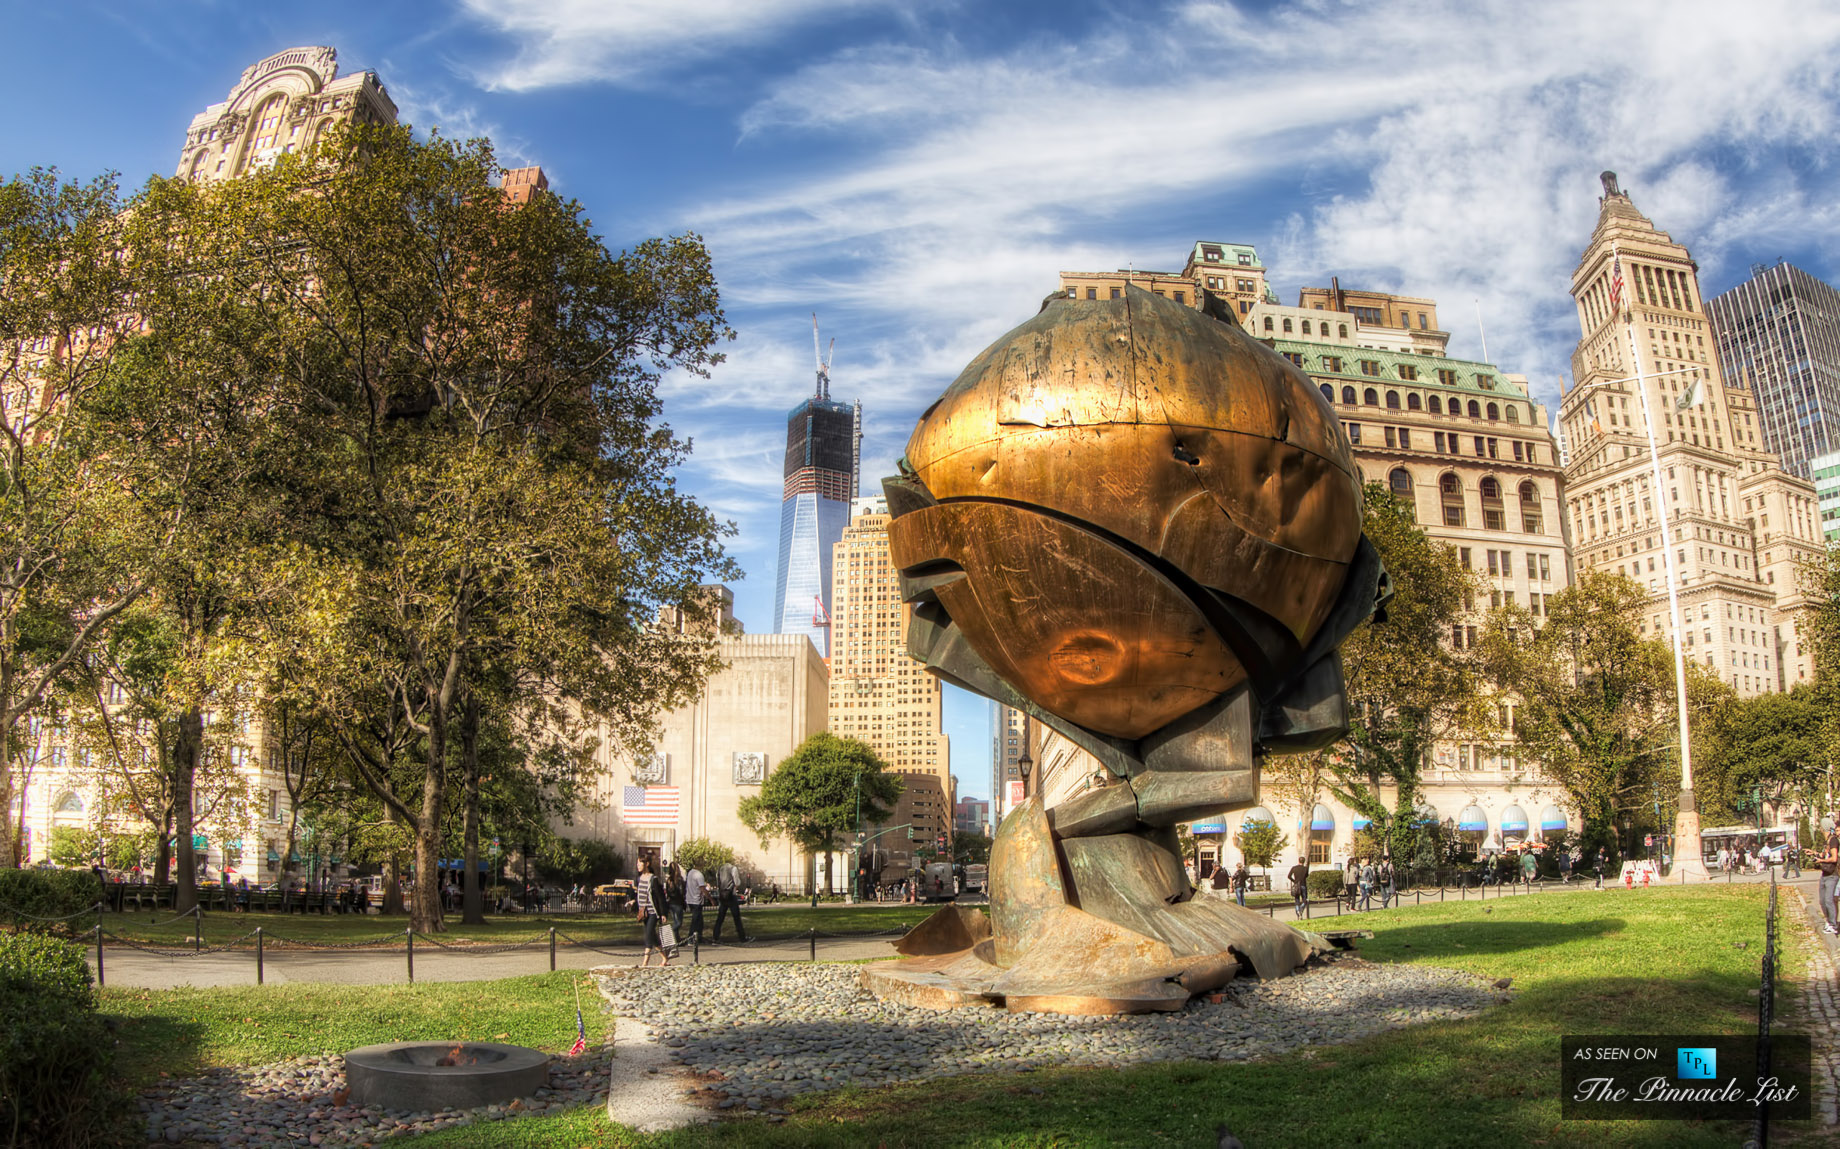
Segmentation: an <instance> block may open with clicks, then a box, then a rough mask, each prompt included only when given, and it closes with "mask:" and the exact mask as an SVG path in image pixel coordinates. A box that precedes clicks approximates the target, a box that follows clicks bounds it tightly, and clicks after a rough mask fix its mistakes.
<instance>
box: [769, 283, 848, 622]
mask: <svg viewBox="0 0 1840 1149" xmlns="http://www.w3.org/2000/svg"><path fill="white" fill-rule="evenodd" d="M811 331H812V343H813V349H814V351H815V350H816V349H817V338H818V320H817V317H816V316H813V317H812V326H811ZM832 346H833V347H834V346H835V341H833V343H832ZM817 373H818V386H817V392H816V393H815V394H814V395H813V396H812V397H811V398H809V399H807V400H805V401H804V402H803V403H800V404H799V405H798V406H797V407H794V408H793V409H792V410H791V411H790V412H789V413H788V414H787V416H786V471H785V488H784V491H783V494H782V500H783V501H782V502H781V503H780V508H779V581H778V583H777V584H776V586H775V588H774V590H775V597H774V600H773V631H774V633H775V634H804V635H809V636H811V641H812V643H813V645H815V646H816V647H817V648H818V653H819V654H822V655H824V656H825V657H826V658H829V657H830V622H831V619H830V615H831V548H832V547H833V546H834V545H835V544H836V543H837V541H838V540H839V539H841V538H843V529H844V528H845V527H847V526H849V525H850V500H851V499H852V498H854V497H855V495H856V492H857V485H858V482H859V478H860V472H861V468H862V452H861V444H862V404H860V403H857V404H853V405H852V404H849V403H839V402H836V401H835V400H833V399H832V398H831V376H830V362H829V360H828V358H826V357H822V356H820V357H819V358H818V360H817Z"/></svg>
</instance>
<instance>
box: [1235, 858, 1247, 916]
mask: <svg viewBox="0 0 1840 1149" xmlns="http://www.w3.org/2000/svg"><path fill="white" fill-rule="evenodd" d="M1251 883H1252V875H1251V874H1248V873H1247V872H1246V859H1244V858H1241V859H1240V860H1239V865H1237V866H1234V867H1233V900H1234V901H1236V902H1238V903H1239V904H1240V907H1241V908H1242V909H1243V908H1244V907H1245V905H1246V887H1247V886H1248V885H1250V884H1251Z"/></svg>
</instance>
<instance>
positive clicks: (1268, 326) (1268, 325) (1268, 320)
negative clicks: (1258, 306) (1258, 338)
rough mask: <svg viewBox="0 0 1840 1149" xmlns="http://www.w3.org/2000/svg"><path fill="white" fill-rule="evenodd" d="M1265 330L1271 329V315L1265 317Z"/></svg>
mask: <svg viewBox="0 0 1840 1149" xmlns="http://www.w3.org/2000/svg"><path fill="white" fill-rule="evenodd" d="M1265 330H1267V331H1270V330H1271V316H1269V315H1267V316H1266V317H1265Z"/></svg>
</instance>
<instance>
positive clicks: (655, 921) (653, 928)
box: [633, 858, 671, 968]
mask: <svg viewBox="0 0 1840 1149" xmlns="http://www.w3.org/2000/svg"><path fill="white" fill-rule="evenodd" d="M633 886H634V892H635V893H636V894H637V895H638V896H637V898H636V899H635V900H634V904H635V905H636V906H637V907H638V913H639V933H640V934H641V935H642V937H641V944H642V945H643V947H644V949H645V953H644V955H643V956H641V957H640V958H639V965H640V967H641V968H643V967H645V966H649V965H651V964H652V951H653V950H657V951H658V964H659V965H660V966H667V965H670V964H671V955H670V953H669V952H668V951H667V950H666V949H665V947H664V945H663V944H662V943H663V939H662V938H661V937H660V936H659V932H658V927H659V925H660V924H662V923H663V922H664V916H663V913H664V910H665V909H666V907H667V906H668V905H669V903H668V902H667V901H666V898H665V889H664V882H663V880H661V879H660V878H659V877H658V875H657V874H654V873H652V866H651V861H650V859H647V858H640V859H639V877H638V880H637V881H635V882H634V883H633Z"/></svg>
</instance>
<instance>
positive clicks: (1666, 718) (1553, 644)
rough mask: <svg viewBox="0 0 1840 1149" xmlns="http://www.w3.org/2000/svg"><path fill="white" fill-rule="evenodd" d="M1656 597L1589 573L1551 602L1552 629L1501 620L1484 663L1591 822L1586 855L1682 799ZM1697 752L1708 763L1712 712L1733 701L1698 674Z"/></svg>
mask: <svg viewBox="0 0 1840 1149" xmlns="http://www.w3.org/2000/svg"><path fill="white" fill-rule="evenodd" d="M1647 602H1648V594H1647V592H1646V591H1644V590H1643V589H1642V588H1641V587H1638V586H1637V585H1636V584H1635V583H1634V582H1632V581H1630V580H1629V579H1627V578H1624V577H1622V576H1620V575H1613V574H1607V573H1604V572H1601V571H1586V572H1585V573H1583V574H1582V575H1581V576H1580V577H1579V579H1578V581H1577V582H1576V583H1574V584H1573V585H1572V586H1570V587H1567V588H1566V589H1565V590H1562V591H1560V592H1559V593H1557V594H1555V595H1553V596H1551V597H1550V598H1549V599H1548V600H1547V618H1546V622H1545V625H1543V626H1538V627H1536V626H1535V625H1534V620H1533V619H1532V617H1531V616H1529V615H1527V614H1526V613H1525V612H1524V611H1521V610H1519V609H1517V608H1503V609H1502V610H1500V611H1497V612H1494V614H1492V615H1491V617H1490V620H1489V625H1488V628H1487V631H1486V633H1485V634H1484V636H1483V639H1482V658H1483V663H1484V666H1485V668H1486V671H1487V674H1488V676H1489V679H1490V681H1491V682H1492V683H1493V684H1494V685H1495V686H1496V688H1497V689H1500V690H1503V691H1511V692H1513V693H1514V694H1516V695H1518V696H1519V698H1520V699H1521V705H1520V708H1519V713H1518V718H1517V721H1516V723H1515V732H1516V733H1517V734H1518V735H1519V738H1520V741H1521V743H1522V744H1523V745H1524V746H1526V747H1527V749H1528V751H1529V752H1530V753H1531V754H1532V755H1533V756H1534V757H1536V758H1537V759H1538V760H1539V761H1540V762H1541V764H1542V767H1543V769H1544V771H1545V773H1546V776H1547V777H1549V778H1550V779H1552V781H1553V782H1554V783H1555V784H1557V785H1559V786H1560V787H1562V788H1563V789H1564V790H1565V791H1566V793H1567V794H1568V795H1569V796H1570V797H1571V799H1572V801H1573V802H1574V803H1576V804H1577V807H1578V810H1579V812H1580V814H1581V815H1582V817H1583V820H1584V826H1583V828H1582V842H1583V845H1584V846H1585V848H1586V849H1587V850H1590V849H1595V848H1597V847H1599V846H1611V845H1614V843H1615V837H1616V835H1615V829H1614V827H1615V823H1616V821H1617V819H1618V816H1619V815H1627V816H1628V817H1629V818H1630V820H1631V821H1632V822H1646V820H1647V816H1646V814H1645V811H1646V812H1648V813H1652V810H1653V806H1654V804H1655V802H1656V801H1657V800H1658V798H1659V799H1662V800H1664V813H1663V815H1662V818H1663V820H1665V818H1666V817H1667V814H1666V812H1665V811H1666V808H1667V807H1670V806H1671V805H1672V804H1673V798H1674V795H1676V794H1677V793H1678V791H1679V785H1680V773H1679V765H1678V758H1676V757H1675V756H1674V755H1673V754H1672V753H1670V751H1672V750H1673V749H1674V744H1675V743H1676V742H1677V741H1678V739H1677V737H1676V736H1675V729H1676V726H1675V706H1674V655H1673V651H1672V649H1671V648H1670V647H1669V646H1668V644H1667V643H1666V642H1664V641H1662V640H1660V639H1658V638H1645V637H1643V636H1642V635H1641V634H1640V633H1639V629H1638V628H1639V625H1640V619H1641V616H1642V611H1643V608H1644V606H1645V605H1646V603H1647ZM1687 669H1688V703H1689V708H1690V709H1691V710H1694V711H1696V712H1698V713H1697V716H1698V718H1699V721H1698V722H1697V723H1695V726H1696V729H1697V730H1698V735H1697V736H1696V738H1695V744H1694V746H1693V751H1694V756H1695V758H1696V759H1697V760H1699V761H1704V760H1705V759H1706V757H1707V755H1706V749H1707V748H1708V746H1707V745H1702V743H1703V742H1706V741H1707V740H1708V735H1707V729H1706V728H1707V726H1708V721H1707V720H1708V719H1709V718H1710V716H1711V711H1712V709H1713V708H1714V707H1715V706H1716V705H1717V704H1718V701H1719V700H1720V698H1721V697H1723V695H1725V694H1727V693H1729V688H1727V687H1725V686H1724V685H1723V684H1722V683H1720V682H1719V681H1718V680H1717V679H1716V678H1715V677H1713V676H1711V675H1710V674H1709V673H1708V672H1707V671H1706V670H1705V669H1704V668H1703V667H1700V666H1698V665H1697V664H1695V663H1692V662H1689V663H1688V664H1687Z"/></svg>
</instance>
